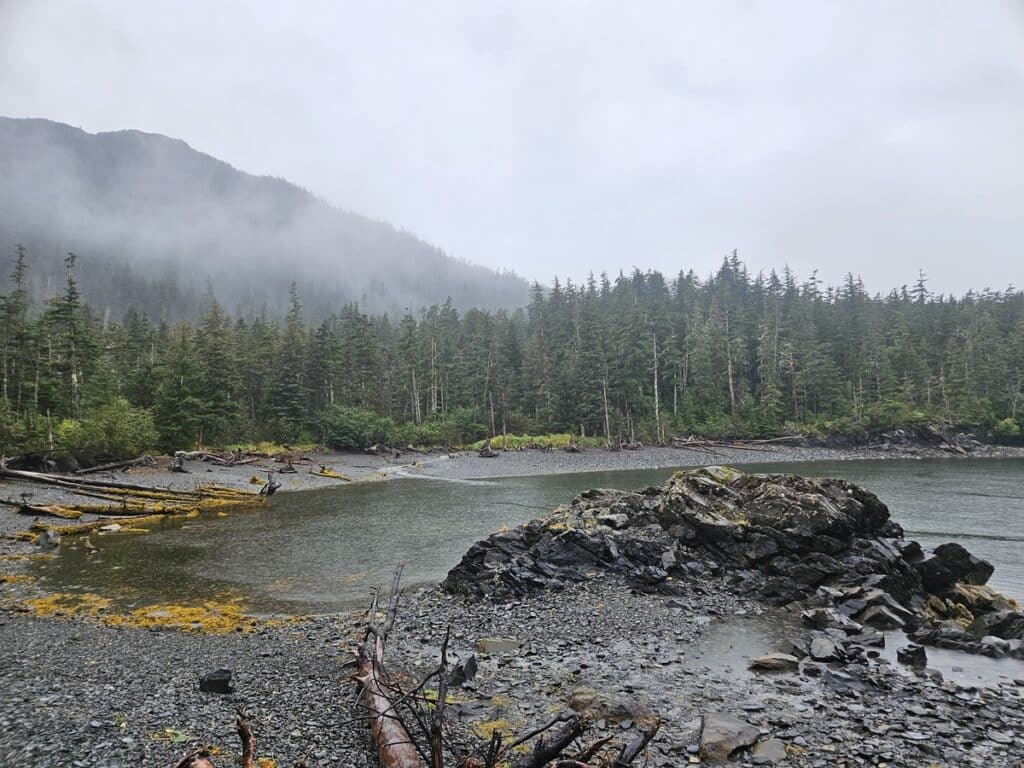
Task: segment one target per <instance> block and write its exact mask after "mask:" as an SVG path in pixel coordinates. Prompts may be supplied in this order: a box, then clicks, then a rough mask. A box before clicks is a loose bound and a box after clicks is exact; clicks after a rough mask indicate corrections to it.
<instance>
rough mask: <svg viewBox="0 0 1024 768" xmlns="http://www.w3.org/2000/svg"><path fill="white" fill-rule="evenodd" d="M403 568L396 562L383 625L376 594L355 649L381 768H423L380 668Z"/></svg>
mask: <svg viewBox="0 0 1024 768" xmlns="http://www.w3.org/2000/svg"><path fill="white" fill-rule="evenodd" d="M404 568H405V564H404V563H399V565H398V567H397V568H395V577H394V580H393V581H392V583H391V595H390V597H389V599H388V608H387V613H386V614H385V620H384V623H383V624H378V623H377V607H378V598H377V596H376V595H375V596H374V598H373V604H372V605H371V606H370V618H369V621H368V622H367V630H366V637H365V639H364V641H363V644H362V645H361V646H360V649H359V667H358V672H357V673H356V678H355V679H356V681H357V682H358V683H359V686H360V688H361V689H362V693H363V697H364V702H365V705H366V711H367V714H368V717H369V722H370V737H371V739H372V740H373V744H374V746H375V747H376V749H377V758H378V759H379V760H380V765H381V768H424V762H423V760H422V758H421V757H420V753H419V751H418V750H417V749H416V744H415V742H413V740H412V737H411V736H410V735H409V731H408V729H407V728H406V726H405V723H404V722H403V721H402V718H401V716H400V715H399V714H398V710H397V705H396V702H394V701H392V698H391V697H392V695H393V694H392V693H391V692H392V691H393V690H394V686H393V685H391V683H390V682H389V681H388V679H387V672H386V671H385V669H384V645H385V643H386V642H387V638H388V634H389V633H390V632H391V630H392V628H393V627H394V626H395V616H397V614H398V601H399V599H400V597H401V581H402V571H403V569H404Z"/></svg>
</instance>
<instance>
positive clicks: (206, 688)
mask: <svg viewBox="0 0 1024 768" xmlns="http://www.w3.org/2000/svg"><path fill="white" fill-rule="evenodd" d="M199 690H200V691H202V692H204V693H231V691H232V688H231V670H230V669H215V670H213V671H212V672H208V673H207V674H205V675H202V676H201V677H200V678H199Z"/></svg>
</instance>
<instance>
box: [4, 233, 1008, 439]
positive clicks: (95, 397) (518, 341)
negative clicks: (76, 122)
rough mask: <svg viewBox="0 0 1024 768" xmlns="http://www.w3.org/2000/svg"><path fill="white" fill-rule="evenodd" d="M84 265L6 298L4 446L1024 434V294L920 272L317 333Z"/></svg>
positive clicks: (643, 291)
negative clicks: (131, 298)
mask: <svg viewBox="0 0 1024 768" xmlns="http://www.w3.org/2000/svg"><path fill="white" fill-rule="evenodd" d="M66 266H67V272H66V282H65V287H64V291H63V292H62V293H61V294H60V295H59V296H57V297H55V298H54V299H52V300H51V301H50V302H49V303H48V304H47V305H46V306H43V307H35V306H32V303H31V301H30V300H29V298H28V296H27V294H26V291H25V288H24V286H25V279H26V273H27V271H28V269H29V264H28V257H27V255H26V254H25V252H24V250H23V249H20V248H19V249H18V251H17V257H16V260H15V268H14V271H13V273H12V274H11V275H10V283H9V290H8V292H7V293H6V295H4V296H3V297H2V303H0V316H2V319H3V327H2V329H0V357H2V360H0V362H2V391H0V451H2V452H4V453H8V454H9V453H13V452H18V451H46V450H58V451H59V450H62V449H67V450H72V451H74V450H79V451H81V450H82V449H83V443H84V442H87V443H88V454H89V455H90V456H97V455H101V454H102V455H106V456H113V455H119V454H129V453H131V452H137V451H139V450H142V449H144V448H148V447H151V446H150V445H148V444H151V443H153V442H154V441H155V442H157V443H158V445H159V447H161V448H164V449H168V450H170V449H176V448H184V447H190V446H194V445H195V444H196V443H197V442H203V443H205V444H207V445H228V444H232V443H238V442H247V441H256V440H276V441H296V440H302V441H309V442H319V443H324V444H327V445H331V446H335V447H346V448H355V447H360V446H363V445H366V444H368V443H370V442H390V443H403V444H404V443H409V442H420V443H428V444H435V443H448V444H452V443H463V442H469V441H472V440H476V439H479V438H482V437H485V436H488V435H493V434H500V433H502V432H503V431H506V430H507V431H508V432H511V433H518V432H534V433H537V432H541V433H544V432H573V433H576V434H582V435H588V436H599V437H605V436H606V435H607V436H608V437H609V438H610V439H611V441H612V442H615V441H616V440H618V439H619V438H620V437H622V436H625V437H637V438H641V439H645V440H663V439H665V438H667V437H668V436H671V435H672V434H676V433H680V432H696V433H701V434H714V435H769V434H776V433H780V432H783V431H790V430H807V429H813V430H817V431H821V432H837V433H853V432H862V431H878V430H883V429H888V428H891V427H894V426H900V425H905V424H912V423H915V422H921V421H926V420H933V421H941V422H944V423H949V424H957V425H978V426H984V427H991V428H994V429H995V430H996V431H997V432H999V433H1000V434H1002V435H1005V436H1019V435H1020V425H1021V423H1022V421H1024V294H1022V293H1021V292H1020V291H1017V290H1015V289H1013V288H1009V289H1007V290H1006V291H1003V292H992V291H985V292H981V293H976V292H969V293H967V294H966V295H964V296H962V297H959V298H952V297H945V296H933V295H931V294H930V293H929V292H928V289H927V283H926V280H925V278H924V277H923V276H922V277H921V279H920V280H919V281H918V282H917V283H916V284H915V285H914V286H913V287H912V288H909V289H908V288H902V289H900V290H896V291H893V292H891V293H889V294H888V295H885V296H880V295H870V294H868V292H867V291H866V289H865V287H864V286H863V284H862V283H861V281H860V280H859V279H857V278H855V277H854V276H852V275H851V276H849V277H848V278H847V279H846V280H845V281H844V283H843V284H842V285H841V286H839V287H825V286H823V285H822V284H821V283H820V282H819V281H818V280H817V279H816V277H815V276H814V275H812V276H811V277H809V278H808V279H806V280H804V281H802V282H801V281H799V280H798V279H797V278H796V276H794V275H793V274H792V273H790V272H789V271H788V270H787V271H786V272H784V273H783V274H782V275H781V276H780V275H777V274H776V273H774V272H771V273H768V274H758V275H756V276H752V275H750V274H749V273H748V271H747V269H746V267H745V266H744V265H743V263H742V262H741V261H740V260H739V259H738V257H737V256H736V254H732V255H731V256H729V257H727V258H726V259H725V260H724V261H723V263H722V265H721V267H720V269H719V270H718V272H717V273H716V274H715V275H713V276H711V277H709V278H707V279H703V280H702V279H699V278H698V277H697V276H696V275H695V274H694V273H693V272H681V273H680V274H679V275H677V276H676V277H675V278H674V279H673V280H672V281H666V280H665V278H664V277H663V276H662V275H661V274H659V273H657V272H640V271H634V272H633V273H632V274H630V275H620V276H619V277H618V278H616V279H615V280H614V281H612V280H610V279H609V278H608V277H607V276H604V275H602V276H601V278H600V279H594V278H590V279H589V280H587V281H586V282H585V283H584V284H582V285H577V284H574V283H572V282H564V283H563V282H559V281H558V280H555V281H554V282H553V284H552V285H551V286H550V287H549V288H543V287H541V286H539V285H536V286H534V288H533V291H532V295H531V300H530V302H529V305H528V306H527V307H525V308H524V309H522V310H518V311H516V312H513V313H506V312H502V311H498V312H493V313H492V312H489V311H483V310H477V309H471V310H469V311H467V312H465V313H464V314H460V313H459V312H458V311H456V309H455V308H454V306H453V305H452V303H451V302H448V303H445V304H444V305H442V306H431V307H429V308H426V309H424V310H422V311H420V312H419V314H418V316H414V315H413V314H411V313H409V314H406V315H405V316H404V317H401V318H398V319H397V320H396V319H393V318H391V317H388V316H386V315H385V316H379V317H371V316H368V315H367V314H365V313H364V312H362V311H361V310H360V308H359V307H358V306H356V305H354V304H351V305H347V306H344V307H340V308H339V310H338V311H337V313H335V314H333V315H331V316H330V317H328V318H327V319H326V320H324V321H323V322H321V323H319V324H318V325H316V326H315V327H310V326H309V325H308V324H307V322H306V320H305V318H304V314H303V307H302V302H301V297H300V296H299V294H298V292H297V291H296V289H295V286H294V285H293V286H292V289H291V293H290V301H289V307H290V309H289V310H288V312H287V315H286V316H285V317H283V318H268V317H264V316H254V317H239V318H236V319H232V318H231V317H229V316H228V315H227V314H226V313H225V312H224V310H223V309H222V308H221V306H220V305H219V304H218V303H217V301H216V299H215V298H214V297H213V295H212V293H211V295H209V296H208V297H207V299H206V309H205V312H204V314H203V317H202V318H201V320H200V321H199V322H197V323H196V324H195V325H194V326H193V325H189V324H180V325H176V326H174V327H168V326H167V325H165V324H164V323H162V322H160V321H157V320H153V319H151V318H148V317H146V316H144V315H140V314H138V313H137V312H136V311H134V310H133V309H132V308H131V307H125V308H124V314H123V316H122V317H121V318H120V319H114V318H111V317H109V316H106V317H102V318H100V317H96V316H95V315H94V314H93V313H92V312H91V311H90V309H89V307H88V306H85V305H83V303H82V302H81V299H80V297H79V294H78V291H77V287H76V278H75V258H74V256H73V255H69V256H68V259H67V265H66ZM126 421H128V422H131V423H134V424H137V425H138V428H137V434H136V435H129V434H128V432H130V431H131V430H127V431H126V430H125V429H124V424H125V422H126ZM104 436H106V437H105V438H104ZM104 440H106V442H105V443H104Z"/></svg>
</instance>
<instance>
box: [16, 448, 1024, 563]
mask: <svg viewBox="0 0 1024 768" xmlns="http://www.w3.org/2000/svg"><path fill="white" fill-rule="evenodd" d="M1021 457H1024V447H1009V446H993V445H983V446H981V448H980V449H979V450H978V451H976V452H975V453H971V454H968V455H960V454H950V453H947V452H943V451H940V450H937V449H935V448H934V446H930V445H926V444H918V443H914V444H910V445H902V446H898V447H895V448H890V449H888V450H881V449H878V448H866V447H865V448H831V447H810V446H788V445H783V446H772V447H770V448H767V447H766V448H764V449H759V450H750V449H736V448H716V449H714V450H710V449H689V448H674V447H657V446H655V447H648V448H644V449H643V450H639V451H626V450H620V451H614V452H612V451H606V450H604V449H600V448H588V449H582V450H580V451H579V452H578V453H568V452H565V451H562V450H551V451H545V450H539V449H529V450H522V451H509V452H500V451H499V452H498V455H497V456H496V457H494V458H482V457H480V456H478V455H477V454H476V453H475V452H464V451H453V452H443V451H437V452H433V453H413V452H408V453H404V454H402V455H401V456H400V457H399V458H397V459H393V458H385V457H380V456H374V455H370V454H366V453H355V452H322V453H308V454H303V455H302V456H301V457H296V458H295V461H294V463H295V471H294V472H291V473H281V472H280V469H281V467H282V466H283V465H282V464H281V463H280V462H278V461H275V460H274V459H273V458H271V457H265V458H260V459H259V460H258V461H256V462H254V463H251V464H244V465H236V466H221V465H216V464H208V463H205V462H203V461H200V460H190V461H186V462H185V468H186V469H187V470H188V471H187V472H186V473H179V472H172V471H170V469H169V466H170V459H169V457H161V459H160V460H159V464H158V466H157V467H149V466H142V467H133V468H129V469H125V470H114V471H107V472H98V473H95V474H90V475H88V477H90V478H92V479H97V480H111V481H128V482H132V483H138V484H144V485H151V486H153V487H154V488H155V489H160V490H164V489H168V490H185V491H191V490H196V489H197V488H199V487H201V486H204V485H216V486H223V487H226V488H231V489H236V490H241V491H249V492H252V493H253V503H254V504H255V503H262V501H263V500H262V499H261V498H260V497H258V496H256V494H255V492H256V491H257V490H258V489H259V487H260V486H261V485H262V483H263V482H265V480H266V478H267V477H269V476H270V475H273V476H274V477H275V479H276V480H277V481H278V482H280V483H281V487H280V488H279V489H278V493H293V492H301V491H314V490H328V489H332V488H339V487H344V486H347V485H355V484H362V483H368V482H383V481H388V480H395V479H423V480H448V481H450V480H454V481H459V480H465V481H474V480H489V479H501V478H512V477H531V476H545V475H562V474H574V473H600V472H619V471H632V470H673V469H687V468H693V467H700V466H708V465H712V464H728V465H758V464H776V463H791V462H800V463H815V462H848V461H871V460H900V459H903V460H917V459H948V460H960V459H981V458H989V459H1002V458H1021ZM321 468H327V470H328V471H329V472H331V473H335V474H336V475H340V477H338V476H334V477H324V476H321V475H317V474H312V472H313V471H318V470H319V469H321ZM69 477H71V478H73V477H75V476H73V475H71V476H69ZM255 481H258V482H255ZM0 496H2V497H3V498H5V499H9V500H17V499H19V498H23V499H27V500H28V501H30V503H31V504H33V505H74V504H76V503H77V504H83V503H84V504H94V503H95V499H94V498H91V497H88V496H82V495H80V494H78V493H76V492H75V491H73V490H68V489H64V488H58V487H54V486H49V485H40V484H37V483H33V482H29V481H24V480H11V479H6V478H0ZM270 503H273V502H272V500H271V501H270ZM111 506H116V504H112V505H111ZM151 514H152V513H150V512H140V513H139V519H143V520H147V519H148V520H149V521H151V520H152V518H151V517H150V515H151ZM158 514H159V513H158ZM218 514H231V512H230V510H229V511H227V512H221V513H218ZM130 521H131V518H119V517H106V516H104V515H103V514H102V513H100V512H87V513H84V514H82V515H81V517H79V518H78V519H76V520H59V519H56V518H50V517H34V516H32V515H25V514H21V513H20V512H18V511H17V510H16V509H14V508H12V507H10V506H7V505H0V578H3V577H4V576H5V575H6V576H14V575H16V574H18V573H20V572H21V570H22V568H21V567H20V564H21V563H22V562H23V560H24V558H25V557H26V556H31V555H35V554H38V553H39V552H40V550H39V548H38V547H37V546H36V545H35V544H34V543H33V539H34V536H35V534H34V533H32V532H31V530H30V529H32V528H33V526H35V525H37V524H38V525H43V526H47V527H50V528H63V527H74V526H77V525H81V524H85V525H93V526H98V525H101V524H105V523H110V524H118V523H119V522H130Z"/></svg>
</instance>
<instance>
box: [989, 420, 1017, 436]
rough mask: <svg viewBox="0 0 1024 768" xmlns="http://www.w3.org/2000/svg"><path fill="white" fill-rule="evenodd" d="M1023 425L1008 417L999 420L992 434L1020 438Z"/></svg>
mask: <svg viewBox="0 0 1024 768" xmlns="http://www.w3.org/2000/svg"><path fill="white" fill-rule="evenodd" d="M1021 431H1022V430H1021V425H1020V424H1018V423H1017V422H1016V421H1014V420H1013V419H1011V418H1009V417H1007V418H1005V419H1003V420H1001V421H999V422H998V423H997V424H996V425H995V426H994V427H993V428H992V434H994V435H995V436H996V437H999V438H1003V439H1006V438H1019V437H1020V436H1021Z"/></svg>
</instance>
